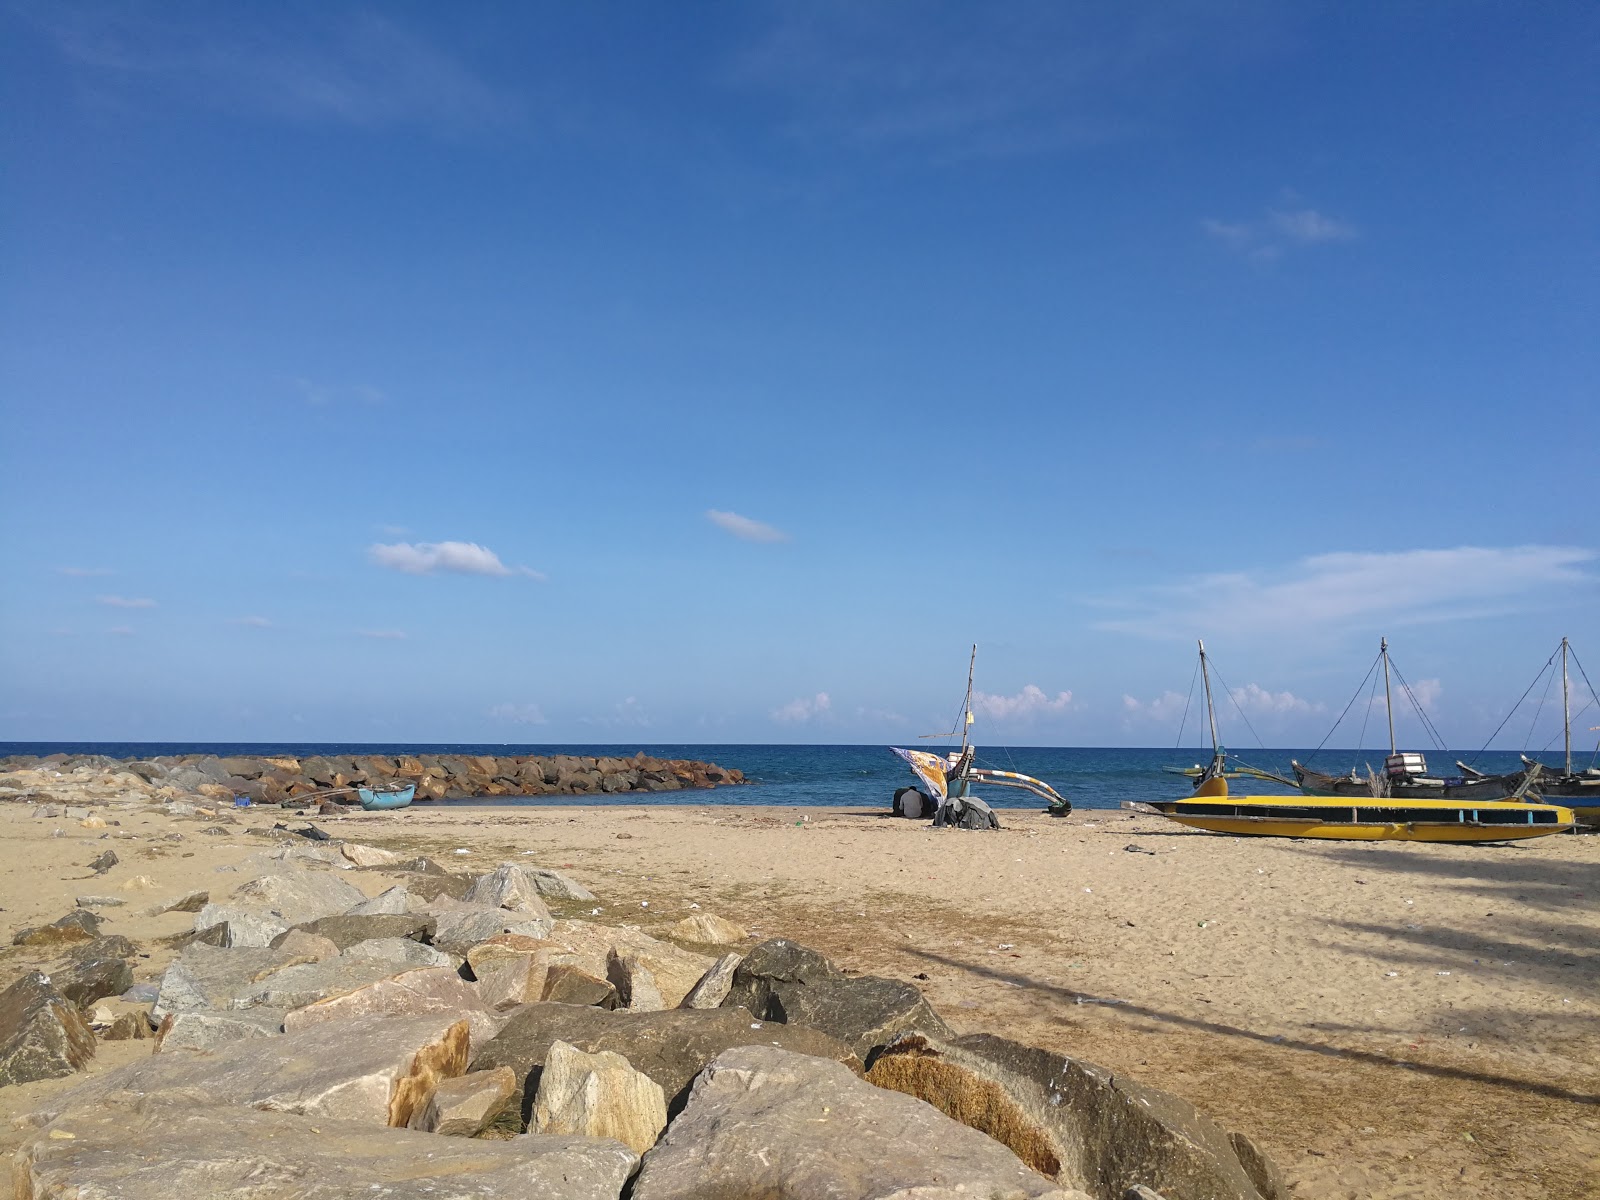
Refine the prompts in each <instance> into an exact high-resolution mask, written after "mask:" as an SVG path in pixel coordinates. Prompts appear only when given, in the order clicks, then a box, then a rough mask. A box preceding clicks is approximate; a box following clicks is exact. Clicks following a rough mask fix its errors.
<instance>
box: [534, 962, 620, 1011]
mask: <svg viewBox="0 0 1600 1200" xmlns="http://www.w3.org/2000/svg"><path fill="white" fill-rule="evenodd" d="M539 998H540V999H541V1000H547V1001H550V1002H552V1003H555V1004H581V1005H589V1006H593V1007H595V1008H608V1009H609V1008H616V1007H617V1001H618V997H617V989H616V988H614V987H613V986H612V985H611V983H610V981H609V980H605V979H601V978H599V977H598V976H595V975H591V974H589V972H587V971H585V970H584V969H583V968H582V967H575V966H573V965H572V964H571V963H556V964H554V965H553V966H551V967H550V969H549V970H548V971H547V972H546V973H545V980H544V993H543V994H542V995H541V996H540V997H539Z"/></svg>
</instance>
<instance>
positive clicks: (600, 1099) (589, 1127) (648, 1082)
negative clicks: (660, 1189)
mask: <svg viewBox="0 0 1600 1200" xmlns="http://www.w3.org/2000/svg"><path fill="white" fill-rule="evenodd" d="M666 1127H667V1098H666V1094H665V1093H664V1092H662V1090H661V1085H660V1084H659V1083H657V1082H656V1081H655V1080H653V1079H651V1078H650V1077H649V1076H648V1075H645V1074H643V1073H642V1072H639V1071H635V1070H634V1069H633V1067H632V1066H631V1065H630V1064H629V1062H628V1060H627V1059H625V1058H623V1057H622V1055H620V1054H617V1053H615V1052H613V1051H610V1050H602V1051H600V1052H599V1053H598V1054H585V1053H584V1052H583V1051H582V1050H579V1049H578V1048H577V1047H576V1046H570V1045H568V1044H567V1043H566V1042H556V1043H554V1044H552V1045H551V1047H550V1052H549V1054H548V1055H547V1056H546V1058H545V1065H544V1071H543V1072H542V1073H541V1074H540V1076H539V1093H538V1096H537V1097H536V1098H535V1099H534V1103H533V1120H532V1123H531V1128H532V1129H534V1130H536V1131H537V1132H539V1133H582V1134H588V1135H589V1136H591V1137H611V1138H616V1139H617V1141H619V1142H621V1143H622V1144H623V1145H624V1146H627V1147H628V1149H630V1150H632V1151H634V1152H635V1153H636V1154H643V1153H644V1152H645V1151H646V1150H648V1149H650V1147H651V1146H654V1145H655V1144H656V1139H657V1138H659V1137H660V1136H661V1131H662V1130H663V1129H665V1128H666Z"/></svg>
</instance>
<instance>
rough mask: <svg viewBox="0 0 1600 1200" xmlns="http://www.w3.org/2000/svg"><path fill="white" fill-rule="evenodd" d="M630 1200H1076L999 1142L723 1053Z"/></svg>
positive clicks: (909, 1106) (794, 1059) (879, 1098)
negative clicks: (770, 1199) (755, 1199)
mask: <svg viewBox="0 0 1600 1200" xmlns="http://www.w3.org/2000/svg"><path fill="white" fill-rule="evenodd" d="M633 1196H634V1200H691V1198H692V1200H745V1198H746V1197H751V1196H782V1197H784V1200H834V1198H835V1197H845V1196H848V1197H851V1198H852V1200H889V1198H891V1197H894V1198H907V1197H911V1196H915V1197H917V1198H918V1200H924V1198H926V1200H956V1198H957V1197H975V1196H981V1197H985V1198H991V1200H998V1198H1000V1197H1004V1198H1006V1200H1027V1198H1034V1197H1037V1198H1040V1200H1043V1198H1046V1197H1048V1198H1049V1200H1068V1198H1069V1197H1073V1198H1077V1200H1082V1198H1083V1193H1081V1192H1067V1191H1064V1190H1063V1189H1060V1188H1058V1187H1057V1186H1056V1185H1055V1184H1054V1183H1053V1182H1051V1181H1050V1180H1048V1179H1046V1178H1045V1177H1044V1176H1043V1175H1040V1174H1038V1173H1037V1172H1035V1171H1033V1170H1031V1169H1030V1168H1029V1167H1028V1166H1027V1165H1026V1164H1024V1163H1023V1162H1022V1160H1021V1159H1019V1158H1018V1157H1017V1156H1016V1155H1015V1154H1013V1153H1011V1151H1010V1150H1008V1149H1006V1148H1005V1147H1004V1146H1002V1145H1001V1144H1000V1143H998V1142H996V1141H994V1140H992V1139H990V1138H988V1137H985V1136H984V1135H983V1134H981V1133H978V1132H977V1131H976V1130H974V1129H969V1128H967V1127H966V1126H965V1125H960V1124H957V1123H956V1122H955V1121H952V1120H951V1119H950V1118H949V1117H947V1116H945V1115H944V1114H943V1113H940V1112H937V1111H935V1110H934V1109H932V1108H930V1107H929V1106H928V1105H926V1104H923V1103H921V1102H920V1101H917V1100H913V1099H912V1098H911V1097H909V1096H902V1095H897V1094H896V1093H894V1092H888V1091H884V1090H882V1089H881V1088H875V1087H873V1086H872V1085H871V1084H870V1083H867V1082H865V1081H864V1080H862V1079H859V1078H857V1077H856V1076H855V1075H854V1074H852V1073H851V1072H850V1071H849V1070H847V1069H846V1068H844V1067H842V1066H840V1065H839V1064H838V1063H832V1062H826V1061H824V1060H822V1059H818V1058H811V1057H809V1056H807V1055H803V1054H792V1053H789V1052H786V1051H783V1050H778V1049H775V1048H773V1047H771V1046H741V1047H738V1048H735V1049H731V1050H727V1051H724V1052H723V1053H722V1054H719V1055H718V1056H717V1057H716V1059H715V1060H714V1061H713V1062H712V1063H711V1064H710V1065H709V1066H707V1067H706V1069H705V1071H704V1072H703V1073H702V1074H701V1075H700V1077H699V1079H697V1080H696V1081H695V1084H694V1089H693V1091H692V1093H691V1094H690V1097H689V1103H688V1106H687V1107H686V1108H685V1109H684V1111H683V1112H682V1114H680V1115H679V1116H678V1117H677V1119H676V1120H674V1121H673V1122H672V1125H671V1126H670V1127H669V1128H668V1130H667V1133H666V1136H665V1137H663V1138H662V1139H661V1141H660V1142H659V1143H658V1144H657V1145H656V1147H655V1149H653V1150H651V1151H650V1152H649V1153H648V1154H646V1155H645V1156H644V1162H643V1164H642V1165H641V1167H640V1170H639V1175H638V1177H637V1178H636V1179H635V1180H634V1189H633Z"/></svg>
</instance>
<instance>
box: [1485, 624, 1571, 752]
mask: <svg viewBox="0 0 1600 1200" xmlns="http://www.w3.org/2000/svg"><path fill="white" fill-rule="evenodd" d="M1559 653H1560V650H1557V651H1556V654H1559ZM1555 661H1556V656H1555V654H1552V655H1551V656H1550V657H1549V658H1548V659H1546V660H1545V664H1544V666H1542V667H1540V668H1539V673H1538V674H1537V675H1535V676H1534V677H1533V682H1532V683H1530V684H1529V685H1528V688H1527V691H1525V692H1523V693H1522V696H1521V698H1520V699H1518V701H1517V702H1516V703H1515V704H1513V705H1512V706H1511V711H1510V712H1508V713H1507V714H1506V715H1505V720H1503V721H1501V722H1500V724H1498V725H1496V726H1495V727H1494V732H1493V733H1491V734H1490V735H1489V736H1488V737H1487V738H1485V739H1484V742H1483V749H1482V750H1479V751H1478V753H1477V754H1474V755H1473V756H1472V757H1471V758H1469V759H1468V760H1467V765H1468V766H1469V767H1470V766H1471V765H1472V764H1473V763H1475V762H1477V761H1478V759H1479V758H1481V757H1482V756H1483V754H1484V751H1486V750H1488V749H1489V743H1490V742H1492V741H1494V739H1495V738H1497V737H1499V736H1500V731H1501V730H1502V729H1504V728H1505V727H1506V725H1507V723H1508V722H1509V721H1510V720H1511V718H1512V717H1514V716H1516V715H1517V709H1519V708H1521V707H1522V701H1523V700H1526V699H1527V698H1528V692H1531V691H1533V689H1534V688H1536V687H1538V686H1539V680H1541V679H1543V678H1544V673H1545V672H1546V671H1548V670H1549V669H1550V665H1551V663H1553V662H1555ZM1540 703H1541V704H1542V703H1543V701H1541V702H1540ZM1534 719H1535V720H1537V719H1538V718H1537V715H1536V716H1535V718H1534ZM1528 736H1529V737H1530V738H1531V737H1532V736H1533V726H1531V725H1530V726H1528ZM1523 749H1527V743H1526V742H1524V743H1523Z"/></svg>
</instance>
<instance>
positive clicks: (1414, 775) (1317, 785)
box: [1289, 638, 1526, 804]
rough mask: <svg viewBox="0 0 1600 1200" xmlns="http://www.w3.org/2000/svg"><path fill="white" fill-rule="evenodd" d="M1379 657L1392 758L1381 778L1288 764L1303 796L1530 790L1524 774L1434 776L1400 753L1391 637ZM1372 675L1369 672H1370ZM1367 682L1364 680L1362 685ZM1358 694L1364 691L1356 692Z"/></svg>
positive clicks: (1480, 796) (1461, 796) (1407, 796)
mask: <svg viewBox="0 0 1600 1200" xmlns="http://www.w3.org/2000/svg"><path fill="white" fill-rule="evenodd" d="M1378 657H1379V659H1380V660H1381V661H1382V663H1383V705H1384V711H1385V712H1386V713H1387V714H1388V718H1389V756H1388V757H1387V758H1385V759H1384V760H1383V772H1382V774H1379V773H1377V772H1375V771H1373V770H1372V769H1371V768H1370V767H1369V768H1368V770H1367V774H1365V775H1361V774H1358V773H1357V772H1356V771H1355V770H1354V769H1353V768H1352V770H1351V771H1350V773H1349V774H1348V775H1328V774H1326V773H1324V772H1322V771H1314V770H1312V769H1311V768H1310V767H1308V766H1306V765H1305V764H1303V763H1300V762H1296V761H1294V760H1292V759H1291V760H1290V763H1289V765H1290V766H1291V767H1292V768H1294V777H1295V781H1296V783H1297V784H1298V786H1299V788H1300V790H1301V791H1302V792H1304V793H1305V794H1306V795H1308V796H1351V797H1364V798H1372V797H1377V798H1388V799H1393V800H1404V801H1405V802H1406V803H1408V804H1409V803H1410V802H1411V801H1413V800H1455V801H1467V800H1504V799H1506V798H1507V797H1508V796H1511V795H1512V794H1514V793H1516V794H1520V792H1519V789H1522V790H1526V789H1524V788H1523V785H1524V783H1525V782H1526V775H1525V772H1522V771H1512V772H1510V773H1509V774H1505V775H1484V774H1480V773H1472V774H1465V773H1464V774H1462V775H1435V774H1432V773H1430V772H1429V770H1428V760H1427V759H1426V758H1425V757H1423V756H1422V755H1421V754H1415V753H1400V752H1399V750H1398V749H1397V748H1396V746H1395V740H1394V698H1393V694H1392V693H1391V691H1390V685H1389V668H1390V664H1389V639H1388V638H1383V639H1382V640H1381V641H1380V642H1379V646H1378ZM1368 674H1369V675H1370V674H1371V669H1370V668H1369V670H1368ZM1365 682H1366V681H1365V680H1363V681H1362V683H1363V685H1365ZM1400 685H1401V687H1403V688H1405V691H1406V695H1407V696H1411V689H1410V687H1408V686H1407V685H1406V681H1405V679H1404V678H1402V679H1401V680H1400ZM1359 694H1360V690H1359V689H1357V695H1359ZM1411 702H1412V704H1413V705H1416V708H1417V712H1418V714H1419V715H1420V716H1421V717H1422V721H1423V724H1424V725H1425V726H1427V728H1428V729H1429V730H1430V731H1431V730H1432V729H1433V725H1432V723H1431V722H1429V721H1428V718H1427V714H1426V713H1424V712H1422V708H1421V706H1420V705H1417V702H1416V698H1415V697H1414V696H1412V697H1411Z"/></svg>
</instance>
